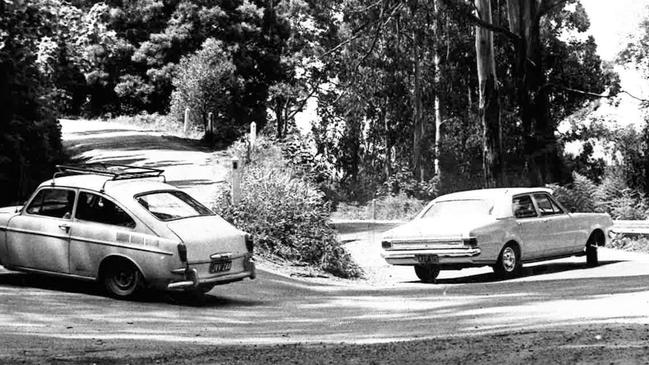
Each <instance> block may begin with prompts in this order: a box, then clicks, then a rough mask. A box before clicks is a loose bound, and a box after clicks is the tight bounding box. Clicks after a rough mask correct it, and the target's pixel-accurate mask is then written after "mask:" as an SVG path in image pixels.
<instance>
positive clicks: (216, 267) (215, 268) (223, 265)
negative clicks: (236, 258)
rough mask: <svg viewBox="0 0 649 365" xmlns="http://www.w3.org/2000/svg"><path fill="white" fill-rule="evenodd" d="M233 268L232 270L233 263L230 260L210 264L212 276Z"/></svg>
mask: <svg viewBox="0 0 649 365" xmlns="http://www.w3.org/2000/svg"><path fill="white" fill-rule="evenodd" d="M231 268H232V261H229V260H228V261H225V260H219V261H212V262H211V263H210V274H213V273H217V272H223V271H230V269H231Z"/></svg>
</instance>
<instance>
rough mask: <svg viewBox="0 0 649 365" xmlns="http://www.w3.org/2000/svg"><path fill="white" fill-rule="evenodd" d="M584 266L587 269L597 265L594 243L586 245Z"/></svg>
mask: <svg viewBox="0 0 649 365" xmlns="http://www.w3.org/2000/svg"><path fill="white" fill-rule="evenodd" d="M586 265H587V266H588V267H595V266H597V265H599V259H598V257H597V243H596V242H589V243H587V244H586Z"/></svg>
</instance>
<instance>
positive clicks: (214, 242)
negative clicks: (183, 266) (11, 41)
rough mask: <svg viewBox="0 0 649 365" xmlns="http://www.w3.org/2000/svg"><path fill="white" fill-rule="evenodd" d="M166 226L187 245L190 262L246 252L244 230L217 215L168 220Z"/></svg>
mask: <svg viewBox="0 0 649 365" xmlns="http://www.w3.org/2000/svg"><path fill="white" fill-rule="evenodd" d="M168 227H169V229H170V230H171V231H173V232H174V233H175V234H176V235H177V236H178V237H179V238H180V239H181V240H182V242H183V243H184V244H185V246H186V247H187V260H188V261H189V262H190V263H193V262H209V261H210V260H211V258H210V257H211V256H218V255H223V254H231V255H235V256H236V255H241V254H244V253H245V252H247V249H246V244H245V232H242V231H240V230H238V229H237V228H235V227H234V226H233V225H231V224H230V223H228V222H226V221H225V220H224V219H223V218H221V217H219V216H217V215H214V216H201V217H191V218H184V219H179V220H176V221H171V222H169V223H168Z"/></svg>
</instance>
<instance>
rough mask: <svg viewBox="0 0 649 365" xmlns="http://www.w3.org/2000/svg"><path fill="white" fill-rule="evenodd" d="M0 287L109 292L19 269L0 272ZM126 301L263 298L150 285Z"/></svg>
mask: <svg viewBox="0 0 649 365" xmlns="http://www.w3.org/2000/svg"><path fill="white" fill-rule="evenodd" d="M0 287H14V288H19V289H43V290H53V291H58V292H67V293H74V294H83V295H88V296H92V297H108V296H109V295H108V294H107V293H106V291H105V290H103V287H102V286H101V284H99V283H97V282H95V281H83V280H75V279H69V278H61V277H52V276H45V275H38V274H32V273H22V272H0ZM115 300H118V299H115ZM128 302H132V303H143V304H144V303H151V304H154V303H161V304H173V305H180V306H189V307H204V308H227V307H254V306H258V305H262V304H264V302H263V301H259V300H247V299H245V298H244V299H241V298H230V297H225V296H216V295H211V294H209V293H208V294H196V293H188V292H165V291H159V290H151V289H143V290H141V291H140V293H138V294H137V295H135V296H134V297H133V298H131V299H128Z"/></svg>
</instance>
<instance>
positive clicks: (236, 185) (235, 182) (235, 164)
mask: <svg viewBox="0 0 649 365" xmlns="http://www.w3.org/2000/svg"><path fill="white" fill-rule="evenodd" d="M239 202H241V166H240V165H239V159H238V158H237V157H235V158H233V159H232V204H234V205H238V204H239Z"/></svg>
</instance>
